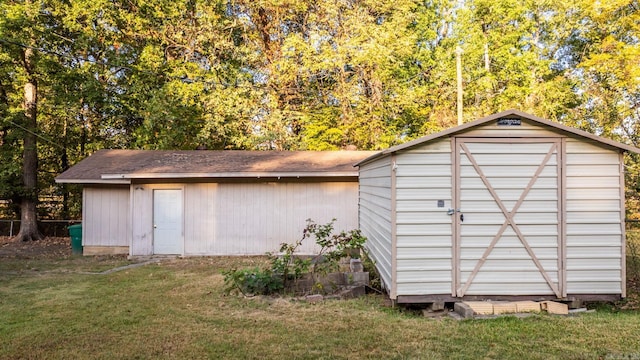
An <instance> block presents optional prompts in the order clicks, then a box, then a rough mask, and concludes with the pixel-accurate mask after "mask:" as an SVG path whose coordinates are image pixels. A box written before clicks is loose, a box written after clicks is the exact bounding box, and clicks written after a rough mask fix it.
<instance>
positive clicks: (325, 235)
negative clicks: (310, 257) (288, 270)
mask: <svg viewBox="0 0 640 360" xmlns="http://www.w3.org/2000/svg"><path fill="white" fill-rule="evenodd" d="M335 221H336V219H332V220H331V221H330V222H328V223H326V224H324V225H321V224H317V223H315V222H314V221H313V220H311V219H307V226H306V228H305V229H304V231H303V239H304V238H309V237H311V236H313V237H315V241H316V244H318V245H320V251H319V252H318V254H317V255H316V256H315V258H314V261H313V262H312V263H313V267H312V269H311V272H312V273H313V274H321V275H325V274H327V273H329V272H330V271H335V270H337V269H338V263H339V261H340V259H342V258H347V257H351V258H360V253H361V251H362V249H363V248H364V243H365V242H366V240H367V238H366V237H364V236H362V233H361V232H360V230H359V229H355V230H350V231H349V232H345V231H341V232H340V233H339V234H334V233H333V230H334V227H333V224H334V223H335Z"/></svg>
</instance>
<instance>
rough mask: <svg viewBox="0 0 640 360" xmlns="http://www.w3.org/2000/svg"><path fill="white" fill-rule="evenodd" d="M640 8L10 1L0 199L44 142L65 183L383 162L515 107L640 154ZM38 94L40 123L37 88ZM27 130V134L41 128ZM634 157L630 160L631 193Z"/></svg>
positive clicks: (350, 1) (48, 193)
mask: <svg viewBox="0 0 640 360" xmlns="http://www.w3.org/2000/svg"><path fill="white" fill-rule="evenodd" d="M639 35H640V3H639V2H638V1H637V0H611V1H599V2H594V1H590V0H575V1H571V2H557V1H550V0H542V1H534V0H526V1H514V0H462V1H458V0H455V1H454V0H433V1H416V0H398V1H393V2H384V1H373V0H338V1H327V0H316V1H306V0H258V1H254V0H251V1H249V0H212V1H209V0H207V1H204V0H187V1H173V0H129V1H107V0H91V1H89V0H64V1H62V0H30V1H29V0H27V1H19V0H4V1H3V2H1V3H0V199H3V200H5V202H6V203H8V204H10V206H9V207H8V208H6V209H5V212H8V214H5V215H6V216H14V215H12V214H15V213H16V212H19V211H20V210H19V208H18V207H17V205H18V204H20V201H22V199H24V198H25V197H27V196H33V194H32V193H30V192H32V190H33V189H31V190H30V189H29V188H28V186H26V185H25V183H24V181H23V179H22V176H21V174H22V171H23V169H24V165H23V164H24V163H23V155H24V153H25V150H27V151H28V150H29V148H30V146H31V145H29V144H31V143H30V140H29V137H30V136H31V137H34V139H35V140H37V154H38V167H37V173H38V186H37V191H36V192H37V194H38V195H39V196H40V198H42V197H51V198H57V199H59V198H62V199H63V200H62V201H61V203H60V205H59V206H57V207H54V208H42V207H41V208H40V211H41V212H42V214H41V215H46V216H51V217H69V216H78V209H79V206H78V200H77V199H78V192H77V191H75V190H74V189H73V188H69V187H68V186H67V187H62V186H59V187H58V186H54V185H53V181H52V179H53V177H54V176H55V175H56V174H58V173H60V172H61V171H63V170H65V169H66V168H68V167H69V166H71V165H72V164H74V163H75V162H77V161H79V160H80V159H82V158H83V157H85V156H86V155H88V154H90V153H91V152H92V151H94V150H96V149H100V148H137V149H196V148H207V149H260V150H305V149H306V150H336V149H344V148H356V149H362V150H365V149H366V150H369V149H382V148H385V147H388V146H391V145H395V144H398V143H402V142H405V141H408V140H411V139H414V138H416V137H419V136H422V135H426V134H430V133H433V132H436V131H439V130H442V129H445V128H447V127H450V126H453V125H454V124H455V123H456V66H455V51H456V48H457V47H460V48H461V49H462V52H463V54H462V62H463V74H462V76H463V84H464V97H463V105H464V118H465V120H471V119H475V118H478V117H481V116H485V115H488V114H491V113H494V112H498V111H501V110H505V109H508V108H517V109H520V110H523V111H526V112H530V113H533V114H535V115H537V116H540V117H543V118H548V119H551V120H553V121H558V122H561V123H564V124H567V125H570V126H574V127H577V128H580V129H584V130H587V131H590V132H592V133H595V134H598V135H603V136H606V137H609V138H612V139H615V140H618V141H622V142H625V143H629V144H633V145H638V143H639V142H640V138H639V136H638V130H639V129H640V128H639V127H640V45H639V44H638V41H639V39H640V36H639ZM30 82H31V83H33V84H37V107H36V108H35V110H34V111H35V113H34V115H33V117H30V116H29V112H28V111H27V109H26V108H25V106H26V102H25V86H26V84H28V83H30ZM30 121H31V122H30ZM636 163H637V159H635V158H633V157H632V156H630V157H629V159H628V169H629V179H630V180H632V181H630V184H631V188H630V189H629V190H630V195H632V196H631V197H632V198H633V196H635V192H634V193H632V190H635V187H636V185H635V184H636V183H637V182H638V181H637V180H634V179H637V177H638V175H637V174H638V172H639V171H638V168H639V167H638V166H637V165H636Z"/></svg>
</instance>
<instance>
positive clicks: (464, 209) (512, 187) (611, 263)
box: [358, 110, 640, 303]
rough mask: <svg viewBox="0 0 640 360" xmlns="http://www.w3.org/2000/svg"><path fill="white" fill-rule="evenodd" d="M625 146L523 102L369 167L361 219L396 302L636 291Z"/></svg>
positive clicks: (362, 178)
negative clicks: (530, 110) (629, 278)
mask: <svg viewBox="0 0 640 360" xmlns="http://www.w3.org/2000/svg"><path fill="white" fill-rule="evenodd" d="M625 151H631V152H639V151H640V150H639V149H637V148H635V147H632V146H628V145H625V144H621V143H618V142H615V141H612V140H608V139H604V138H601V137H598V136H595V135H593V134H590V133H587V132H584V131H581V130H576V129H573V128H570V127H567V126H564V125H561V124H558V123H554V122H551V121H548V120H545V119H541V118H538V117H535V116H532V115H530V114H526V113H523V112H520V111H516V110H509V111H505V112H502V113H499V114H495V115H492V116H488V117H485V118H482V119H478V120H476V121H473V122H470V123H467V124H464V125H461V126H458V127H455V128H452V129H449V130H446V131H443V132H440V133H437V134H434V135H430V136H426V137H423V138H420V139H416V140H414V141H411V142H408V143H406V144H403V145H399V146H395V147H392V148H389V149H387V150H385V151H382V152H379V153H377V154H375V155H373V156H371V157H369V158H367V159H365V160H363V161H361V162H360V163H358V166H359V168H360V175H359V187H360V205H359V222H360V228H361V230H362V231H363V234H364V235H365V236H367V238H368V242H367V247H368V250H369V252H370V255H371V257H372V258H373V260H374V261H375V262H376V266H377V268H378V270H379V272H380V274H381V278H382V281H383V283H384V286H385V287H386V289H387V291H388V293H389V296H390V298H391V299H392V300H394V301H397V302H398V303H420V302H435V301H438V302H441V301H452V302H453V301H460V300H480V299H494V300H495V299H504V300H516V299H532V300H543V299H563V300H574V299H582V300H604V299H619V298H620V297H624V296H625V224H624V218H625V207H624V205H625V199H624V162H623V153H624V152H625Z"/></svg>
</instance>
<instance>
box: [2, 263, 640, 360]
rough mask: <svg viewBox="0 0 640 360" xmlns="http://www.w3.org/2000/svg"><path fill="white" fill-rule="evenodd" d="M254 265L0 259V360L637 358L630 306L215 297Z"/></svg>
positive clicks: (635, 314) (635, 320)
mask: <svg viewBox="0 0 640 360" xmlns="http://www.w3.org/2000/svg"><path fill="white" fill-rule="evenodd" d="M260 261H262V260H261V259H259V258H192V259H176V260H172V261H167V262H162V263H159V264H150V265H146V266H143V267H137V268H133V269H128V270H124V271H120V272H114V273H110V274H106V275H97V274H91V272H98V271H103V270H104V268H105V266H106V265H107V264H109V263H110V264H112V265H113V266H119V265H122V264H123V263H126V261H123V260H122V259H106V260H105V259H100V258H98V259H94V260H87V259H86V258H71V259H64V260H62V261H59V262H56V261H54V260H48V261H45V262H44V263H42V264H39V263H38V261H35V260H30V262H31V263H30V264H29V266H22V267H21V265H20V264H23V263H24V260H23V261H22V262H20V261H19V260H7V261H5V260H2V263H0V358H2V359H7V358H8V359H11V358H20V359H22V358H40V359H55V358H64V359H77V358H103V359H112V358H126V359H136V358H139V359H156V358H246V359H265V358H280V359H297V358H327V359H340V358H343V359H366V358H372V359H406V358H410V359H416V358H417V359H430V358H434V359H442V358H460V359H464V358H468V359H479V358H486V359H509V358H511V359H522V358H531V359H550V358H563V359H596V358H605V359H606V358H611V359H614V358H625V359H626V358H638V357H640V341H639V340H638V339H640V311H637V310H618V308H616V307H612V306H601V307H600V308H599V309H598V311H596V312H595V313H588V314H581V315H579V316H571V317H561V316H551V315H535V316H532V317H529V318H524V319H520V318H516V317H512V316H508V317H504V318H499V319H493V320H465V321H456V320H453V319H449V318H445V319H440V320H432V319H427V318H424V317H420V316H418V315H417V314H416V313H414V312H411V311H407V310H401V309H398V308H395V309H394V308H389V307H385V306H384V305H383V303H384V301H383V298H382V297H381V296H373V295H372V296H367V297H365V298H360V299H356V300H349V301H325V302H322V303H318V304H308V303H305V302H300V301H294V300H290V299H273V298H253V299H244V298H239V297H236V296H224V295H223V294H222V291H221V290H222V287H223V278H222V276H221V275H220V271H221V270H222V269H227V268H229V267H230V266H232V264H236V265H239V266H244V265H246V266H252V265H255V264H256V263H257V262H260ZM12 262H15V263H12ZM39 266H40V267H41V268H42V269H38V267H39ZM16 269H18V270H16Z"/></svg>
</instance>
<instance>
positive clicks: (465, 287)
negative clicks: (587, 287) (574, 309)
mask: <svg viewBox="0 0 640 360" xmlns="http://www.w3.org/2000/svg"><path fill="white" fill-rule="evenodd" d="M460 148H461V149H462V150H463V151H464V153H465V155H467V158H468V159H469V162H471V165H473V168H474V169H475V171H476V172H477V173H478V175H479V176H480V179H481V180H482V182H483V183H484V185H485V186H486V187H487V190H489V192H490V193H491V196H492V197H493V199H494V200H495V202H496V203H497V204H498V206H499V207H500V210H501V211H502V213H503V214H504V217H505V221H504V223H503V224H502V226H501V227H500V229H499V230H498V233H497V234H496V236H494V238H493V240H491V243H490V244H489V247H487V249H486V250H485V252H484V254H482V257H481V258H480V260H479V261H478V263H477V264H476V266H475V267H474V269H473V271H472V272H471V274H470V275H469V277H468V278H467V281H466V282H465V283H464V285H463V286H462V287H461V288H459V289H458V296H460V297H462V296H464V294H465V292H466V291H467V290H468V289H469V286H471V283H472V282H473V279H474V278H475V277H476V275H477V274H478V272H479V271H480V268H481V267H482V265H484V263H485V261H486V260H487V257H489V254H491V252H492V251H493V248H494V247H495V246H496V244H497V243H498V240H500V238H501V237H502V234H503V233H504V231H505V230H506V229H507V227H508V226H509V225H511V228H512V229H513V231H514V232H515V233H516V235H517V236H518V239H520V242H521V243H522V245H523V246H524V247H525V249H526V250H527V253H528V254H529V256H531V259H532V260H533V262H534V264H535V265H536V267H537V268H538V270H539V271H540V273H541V274H542V276H543V277H544V279H545V281H546V282H547V284H549V287H550V288H551V290H553V292H554V293H555V295H556V296H557V297H561V294H560V290H559V289H558V286H557V285H556V284H555V283H554V282H553V281H552V280H551V278H550V277H549V274H547V272H546V271H545V270H544V267H543V266H542V264H541V263H540V260H538V257H537V256H536V254H535V253H534V252H533V250H532V249H531V246H529V243H528V242H527V240H526V239H525V237H524V234H522V232H521V231H520V229H519V228H518V224H516V222H515V221H514V220H513V217H514V216H515V215H516V213H517V211H518V209H519V208H520V205H522V203H523V201H524V199H525V198H526V197H527V195H528V194H529V191H530V190H531V188H532V187H533V185H534V184H535V183H536V181H537V180H538V177H539V176H540V174H541V173H542V171H543V170H544V167H545V166H546V165H547V163H548V162H549V160H550V159H551V157H552V156H553V155H554V154H555V153H556V152H557V151H558V144H556V143H554V144H553V145H552V146H551V149H550V150H549V152H548V153H547V155H546V156H545V158H544V160H543V161H542V163H541V164H540V166H538V169H537V170H536V172H535V174H534V175H533V177H532V178H531V180H529V183H528V184H527V187H526V188H525V189H524V191H523V192H522V194H521V195H520V198H519V199H518V201H517V202H516V204H515V205H514V206H513V209H512V210H511V212H509V211H508V210H507V209H506V208H505V206H504V204H503V203H502V201H501V200H500V197H499V196H498V194H497V193H496V191H495V190H494V189H493V186H491V183H490V182H489V180H488V179H487V177H486V176H485V175H484V172H483V171H482V169H481V168H480V166H479V165H478V163H477V162H476V159H475V158H474V157H473V155H471V152H470V151H469V148H467V146H466V145H465V144H464V143H460Z"/></svg>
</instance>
